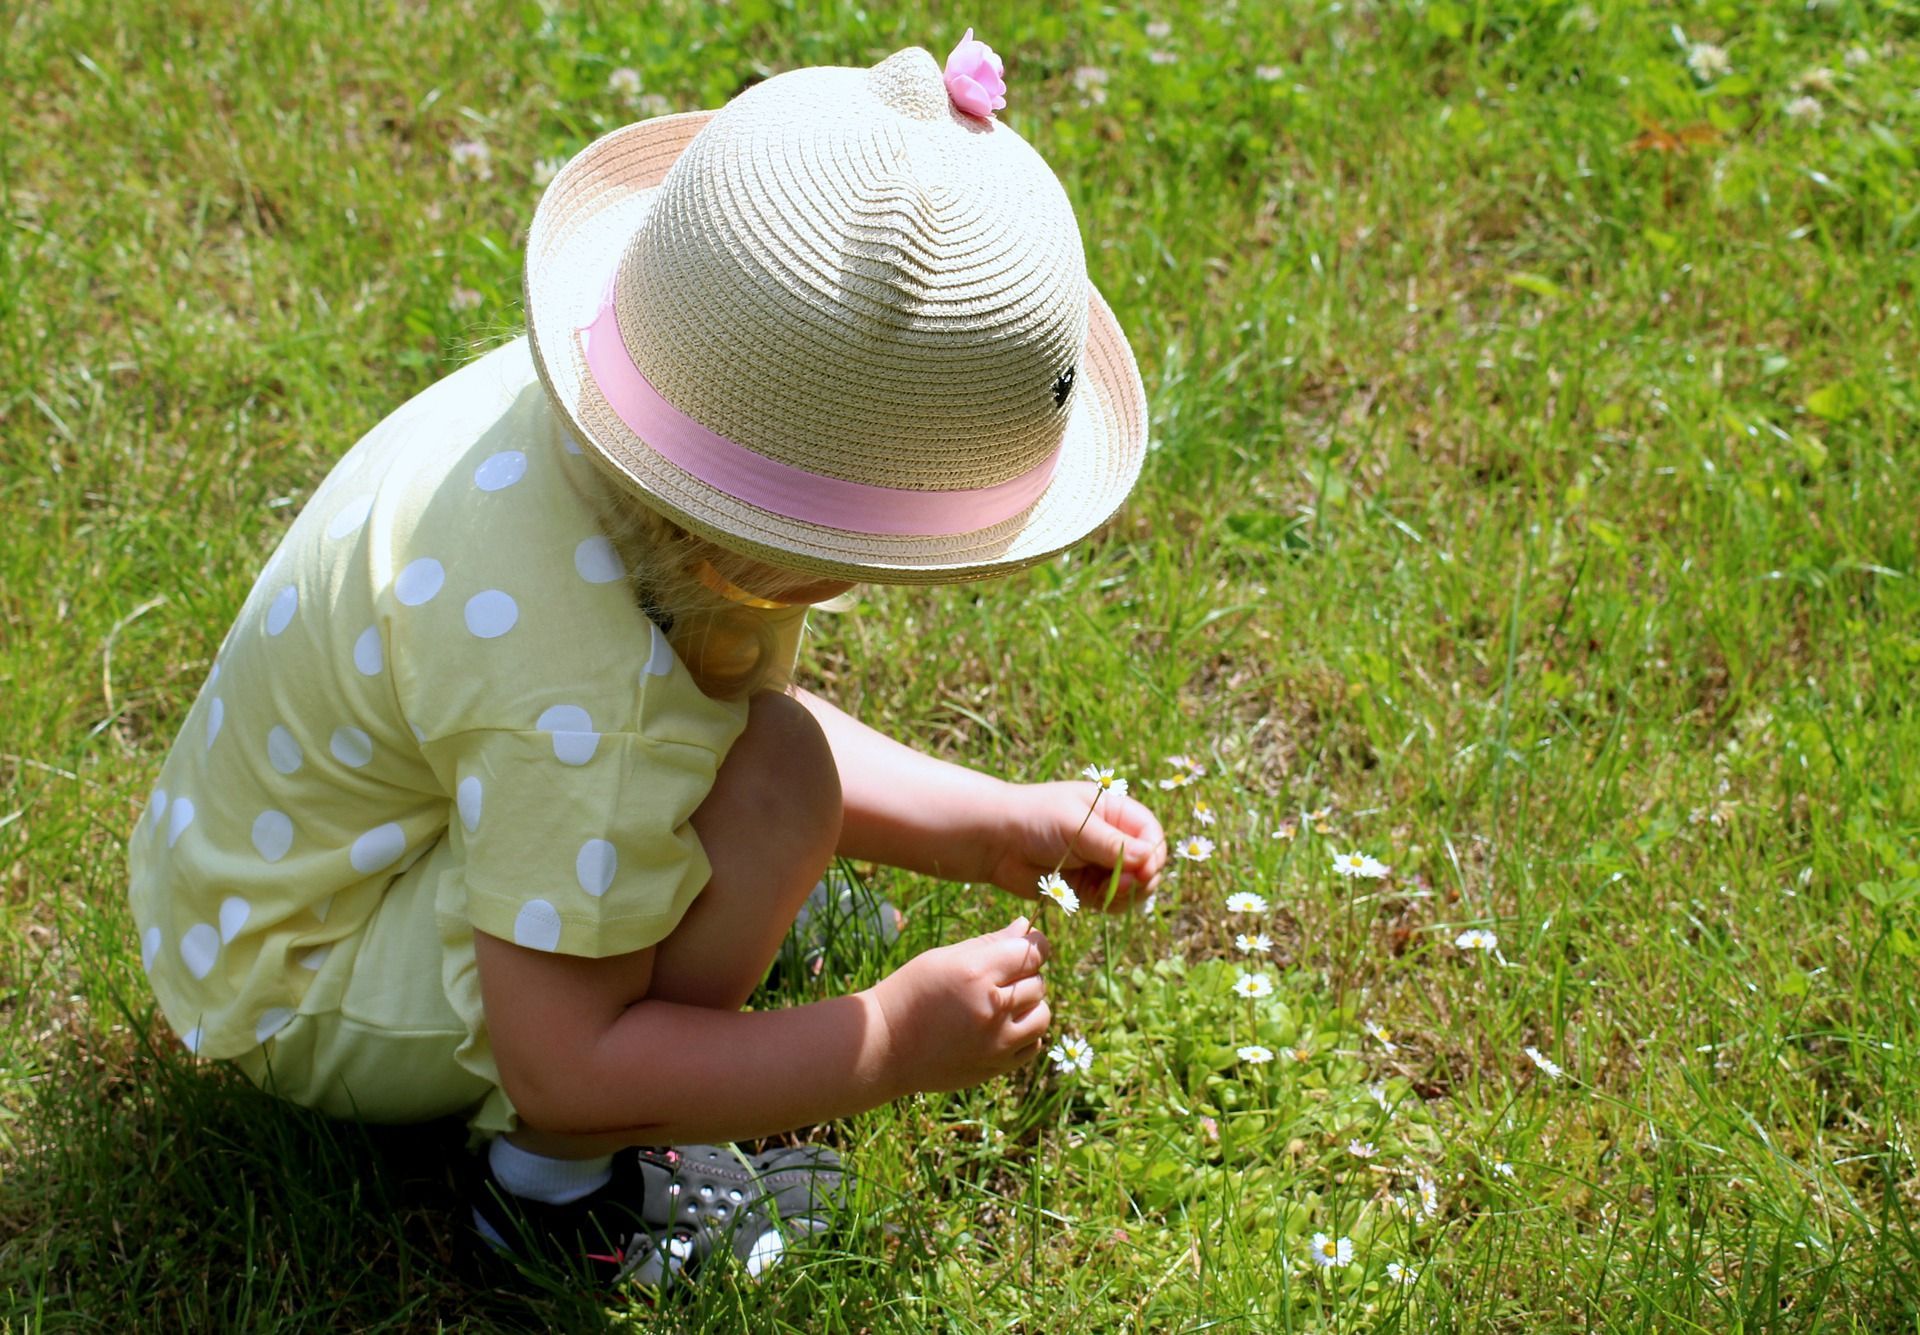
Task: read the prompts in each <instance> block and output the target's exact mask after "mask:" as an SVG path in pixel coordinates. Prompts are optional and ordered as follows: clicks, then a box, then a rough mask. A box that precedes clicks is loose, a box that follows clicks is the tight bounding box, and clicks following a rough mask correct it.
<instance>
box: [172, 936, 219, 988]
mask: <svg viewBox="0 0 1920 1335" xmlns="http://www.w3.org/2000/svg"><path fill="white" fill-rule="evenodd" d="M219 956H220V933H219V932H217V931H215V930H214V929H213V927H212V926H211V925H210V924H208V923H204V922H197V923H195V924H194V925H193V926H191V927H189V928H187V934H186V935H185V936H183V937H181V938H180V959H181V961H182V962H183V963H184V964H185V965H186V966H187V972H188V973H190V974H192V975H193V976H194V977H195V978H205V977H206V976H207V975H208V974H210V973H212V972H213V962H214V960H216V959H218V958H219Z"/></svg>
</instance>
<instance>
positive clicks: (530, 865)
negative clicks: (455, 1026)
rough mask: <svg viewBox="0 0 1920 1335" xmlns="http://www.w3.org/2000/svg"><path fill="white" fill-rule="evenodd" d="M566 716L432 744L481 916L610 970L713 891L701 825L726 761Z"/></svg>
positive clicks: (470, 904)
mask: <svg viewBox="0 0 1920 1335" xmlns="http://www.w3.org/2000/svg"><path fill="white" fill-rule="evenodd" d="M563 714H564V710H561V711H551V712H550V716H543V718H542V720H541V724H542V726H541V727H539V728H537V729H534V730H529V731H500V730H489V731H473V732H465V733H460V734H457V735H455V736H452V737H448V738H444V739H441V740H439V741H436V742H434V743H432V744H431V747H430V751H431V753H432V754H431V759H432V761H433V763H434V767H435V768H436V769H437V770H439V771H440V772H441V773H442V774H444V775H446V776H447V778H448V779H449V780H450V787H451V789H452V792H453V798H454V801H453V812H452V813H451V820H450V822H449V837H450V838H451V839H452V840H453V844H454V850H453V851H454V853H455V855H456V857H455V862H456V865H458V866H460V867H461V868H462V873H463V875H464V877H465V880H466V890H467V914H468V917H469V919H470V920H471V922H472V924H473V926H474V927H475V928H477V929H479V930H480V931H483V932H487V933H489V934H490V935H493V936H497V937H500V938H502V939H503V940H507V941H512V942H514V943H516V944H518V945H522V946H527V947H530V948H532V949H535V950H547V951H555V952H558V953H560V954H565V955H584V956H590V957H594V958H599V957H602V956H607V955H620V954H625V953H627V952H630V951H635V950H642V949H645V948H646V947H648V946H651V945H654V944H656V943H657V942H659V941H661V940H662V939H664V938H665V937H666V936H668V935H669V934H670V933H671V932H672V931H673V929H674V928H675V927H676V926H677V925H678V924H679V922H680V918H681V915H683V914H684V913H685V912H686V911H687V907H688V905H689V904H691V903H692V902H693V900H694V897H695V896H697V895H698V894H699V893H700V891H701V889H702V888H704V887H705V885H706V883H707V877H708V875H709V873H710V871H711V867H710V865H709V863H708V861H707V856H706V852H705V850H703V849H702V848H701V846H700V840H699V836H698V835H696V834H695V833H694V830H693V826H692V825H691V824H690V823H689V821H690V818H691V817H692V815H693V813H694V810H695V809H696V808H697V807H698V806H699V805H700V803H701V802H702V801H703V800H705V798H706V795H707V793H708V791H709V790H710V789H711V788H712V787H713V780H714V775H715V774H716V773H717V772H718V769H719V764H720V757H721V755H722V754H723V753H724V748H723V749H722V750H715V749H712V748H709V747H706V746H702V745H699V744H696V743H689V742H683V741H667V740H662V739H660V738H657V737H653V736H648V735H645V734H642V733H634V732H607V733H600V732H595V731H594V730H593V729H592V726H591V720H590V719H587V718H584V717H582V718H573V717H566V716H563ZM727 740H731V739H727Z"/></svg>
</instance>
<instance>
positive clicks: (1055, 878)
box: [1040, 871, 1080, 913]
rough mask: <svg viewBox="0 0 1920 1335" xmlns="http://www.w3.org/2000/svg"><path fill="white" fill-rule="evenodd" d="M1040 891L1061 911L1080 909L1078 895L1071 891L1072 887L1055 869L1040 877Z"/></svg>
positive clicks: (1076, 911)
mask: <svg viewBox="0 0 1920 1335" xmlns="http://www.w3.org/2000/svg"><path fill="white" fill-rule="evenodd" d="M1040 893H1041V894H1043V895H1045V896H1046V897H1047V898H1048V899H1051V900H1052V901H1053V902H1054V903H1056V904H1058V905H1059V906H1060V909H1061V911H1062V912H1063V913H1078V912H1079V911H1080V896H1078V895H1076V894H1074V893H1073V887H1072V886H1070V885H1068V884H1067V882H1066V878H1065V877H1063V876H1061V875H1060V873H1059V872H1057V871H1050V872H1048V873H1047V874H1046V875H1045V876H1042V877H1041V878H1040Z"/></svg>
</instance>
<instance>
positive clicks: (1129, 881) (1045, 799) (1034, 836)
mask: <svg viewBox="0 0 1920 1335" xmlns="http://www.w3.org/2000/svg"><path fill="white" fill-rule="evenodd" d="M1092 798H1093V785H1092V784H1089V783H1030V784H1015V785H1012V789H1011V794H1010V796H1009V798H1008V804H1007V813H1006V819H1005V831H1006V842H1005V846H1004V847H1003V849H1002V850H1001V852H1000V855H999V857H998V859H997V860H996V861H995V863H994V870H993V874H992V876H991V877H990V879H991V880H992V881H993V883H994V884H995V885H997V886H999V887H1000V888H1001V889H1002V890H1010V891H1012V892H1013V893H1014V894H1016V895H1019V896H1020V897H1021V898H1022V899H1034V898H1037V897H1038V895H1039V884H1040V878H1041V877H1042V876H1045V875H1046V874H1047V873H1048V872H1050V871H1052V870H1053V869H1054V866H1055V864H1059V866H1060V875H1061V876H1062V877H1064V878H1065V879H1066V882H1067V884H1068V885H1070V886H1072V887H1073V892H1074V893H1075V894H1076V895H1078V896H1080V902H1081V903H1082V904H1088V905H1092V906H1094V907H1096V908H1106V909H1108V910H1111V911H1114V912H1118V911H1120V910H1122V909H1127V908H1131V907H1133V906H1134V905H1135V904H1137V903H1139V902H1140V901H1142V900H1144V899H1145V898H1146V897H1147V896H1148V895H1150V894H1152V893H1153V891H1154V889H1155V887H1156V886H1157V885H1158V883H1159V878H1160V872H1161V870H1162V868H1164V867H1165V866H1166V865H1167V836H1166V832H1165V831H1164V830H1162V829H1161V828H1160V822H1159V821H1158V820H1156V819H1154V815H1153V813H1152V812H1151V811H1148V810H1147V809H1146V807H1144V806H1142V805H1141V804H1140V803H1138V802H1136V801H1134V799H1133V798H1131V797H1121V796H1117V795H1116V794H1114V793H1112V792H1108V793H1105V794H1103V795H1102V796H1101V798H1100V804H1099V805H1098V806H1096V807H1095V808H1094V810H1093V815H1091V816H1088V815H1087V803H1088V802H1089V801H1091V800H1092ZM1082 820H1084V821H1086V826H1085V828H1082V827H1081V824H1080V822H1081V821H1082ZM1076 831H1078V833H1077V834H1076V833H1075V832H1076ZM1069 842H1071V845H1072V851H1071V852H1070V853H1069V852H1068V845H1069ZM1063 854H1064V855H1065V856H1066V860H1065V861H1064V862H1062V861H1061V857H1062V855H1063ZM1116 864H1118V866H1119V868H1120V882H1119V884H1118V885H1117V886H1115V887H1114V890H1113V901H1112V903H1108V902H1107V887H1108V885H1109V884H1110V883H1111V882H1112V879H1113V868H1114V866H1115V865H1116Z"/></svg>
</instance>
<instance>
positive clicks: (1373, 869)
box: [1333, 852, 1387, 881]
mask: <svg viewBox="0 0 1920 1335" xmlns="http://www.w3.org/2000/svg"><path fill="white" fill-rule="evenodd" d="M1333 869H1334V871H1335V872H1336V873H1338V874H1339V875H1341V876H1364V877H1366V878H1367V879H1368V880H1373V881H1377V880H1379V879H1380V878H1381V877H1382V876H1385V875H1386V874H1387V864H1386V863H1384V862H1381V861H1378V860H1377V859H1375V858H1371V857H1369V856H1367V855H1366V854H1365V853H1360V852H1353V853H1342V854H1340V855H1339V856H1338V857H1336V858H1335V859H1334V860H1333Z"/></svg>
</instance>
